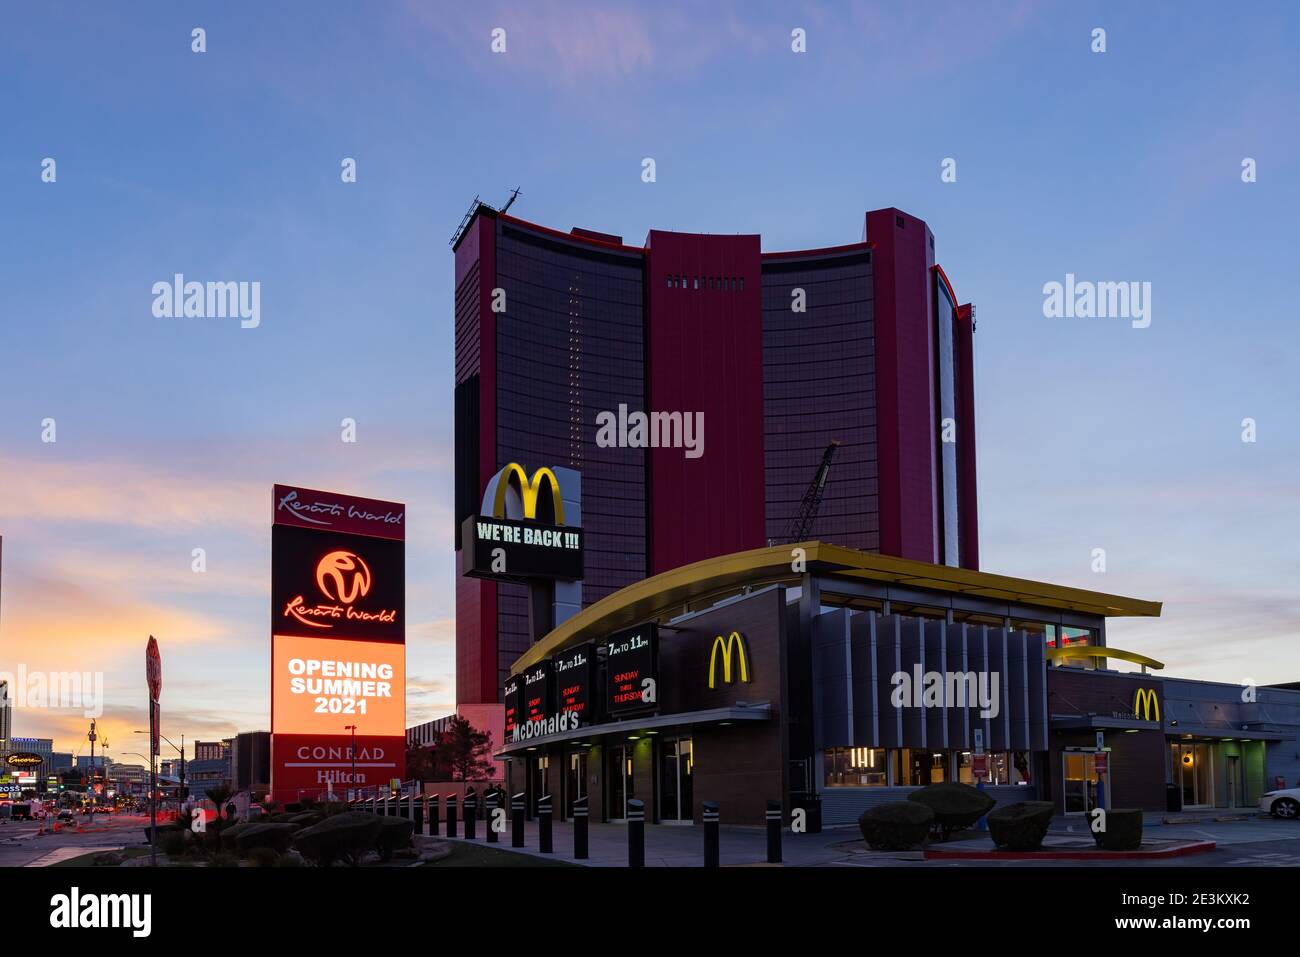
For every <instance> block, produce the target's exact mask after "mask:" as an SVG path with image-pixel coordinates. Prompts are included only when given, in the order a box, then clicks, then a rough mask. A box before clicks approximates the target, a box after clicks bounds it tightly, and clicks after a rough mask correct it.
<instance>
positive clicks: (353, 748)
mask: <svg viewBox="0 0 1300 957" xmlns="http://www.w3.org/2000/svg"><path fill="white" fill-rule="evenodd" d="M343 730H344V731H351V732H352V746H351V747H350V748H349V749H348V750H349V751H350V752H351V754H352V779H351V780H350V781H348V784H349V785H351V787H349V788H348V793H349V794H351V793H354V792H355V790H356V786H357V726H356V725H355V724H345V725H344V726H343Z"/></svg>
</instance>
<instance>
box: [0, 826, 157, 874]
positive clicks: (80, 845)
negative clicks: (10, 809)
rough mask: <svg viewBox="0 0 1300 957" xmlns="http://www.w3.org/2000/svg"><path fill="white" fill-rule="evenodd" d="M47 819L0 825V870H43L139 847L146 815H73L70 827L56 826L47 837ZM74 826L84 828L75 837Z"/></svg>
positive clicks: (48, 830)
mask: <svg viewBox="0 0 1300 957" xmlns="http://www.w3.org/2000/svg"><path fill="white" fill-rule="evenodd" d="M51 823H52V821H51V819H47V820H46V821H45V825H46V828H45V830H46V833H45V834H41V833H40V830H41V822H40V821H6V822H5V823H4V824H0V867H43V866H46V865H48V864H53V863H55V862H56V861H58V860H63V859H65V858H68V857H76V856H77V855H79V854H88V853H90V852H92V851H98V850H109V849H112V848H118V847H125V846H127V845H129V844H139V843H141V842H142V841H143V840H144V831H143V830H142V828H145V827H148V826H149V817H148V815H141V814H99V815H96V816H95V817H94V818H86V817H82V816H81V815H77V818H76V821H75V822H74V823H73V824H72V825H71V826H68V825H60V828H61V829H60V831H59V832H58V833H50V829H49V825H50V824H51ZM78 826H80V827H82V828H84V833H79V832H78V830H77V828H78Z"/></svg>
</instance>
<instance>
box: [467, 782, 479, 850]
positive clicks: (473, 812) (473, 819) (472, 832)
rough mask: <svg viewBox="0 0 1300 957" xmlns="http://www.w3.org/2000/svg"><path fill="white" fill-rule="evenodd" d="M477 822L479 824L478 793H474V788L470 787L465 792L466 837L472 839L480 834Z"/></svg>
mask: <svg viewBox="0 0 1300 957" xmlns="http://www.w3.org/2000/svg"><path fill="white" fill-rule="evenodd" d="M477 824H478V795H477V794H475V793H474V789H473V788H470V789H469V790H468V791H466V792H465V839H466V840H468V841H472V840H474V839H475V838H476V837H477V836H478V834H477V830H476V827H477Z"/></svg>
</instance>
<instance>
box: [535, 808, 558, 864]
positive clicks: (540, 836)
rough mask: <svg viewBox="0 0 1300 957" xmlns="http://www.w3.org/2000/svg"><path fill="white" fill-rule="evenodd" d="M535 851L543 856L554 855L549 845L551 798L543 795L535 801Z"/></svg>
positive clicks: (553, 850) (552, 848)
mask: <svg viewBox="0 0 1300 957" xmlns="http://www.w3.org/2000/svg"><path fill="white" fill-rule="evenodd" d="M537 849H538V850H539V851H541V852H542V853H543V854H553V853H555V848H554V846H552V844H551V796H550V795H549V794H543V795H542V796H541V797H540V798H538V799H537Z"/></svg>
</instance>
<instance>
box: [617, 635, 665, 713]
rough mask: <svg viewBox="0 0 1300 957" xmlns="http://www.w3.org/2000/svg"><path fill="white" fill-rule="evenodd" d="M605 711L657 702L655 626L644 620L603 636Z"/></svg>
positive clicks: (646, 706)
mask: <svg viewBox="0 0 1300 957" xmlns="http://www.w3.org/2000/svg"><path fill="white" fill-rule="evenodd" d="M605 651H606V658H605V666H606V669H607V670H606V673H605V713H606V714H607V715H611V716H614V715H621V714H628V713H630V712H633V711H645V710H649V709H652V708H654V707H656V706H657V705H658V703H659V689H658V681H659V628H658V626H657V625H656V624H655V623H654V622H652V621H651V622H646V623H645V624H641V625H637V626H636V627H635V628H627V629H625V630H623V631H619V632H615V633H614V634H612V635H610V636H609V637H608V638H606V639H605Z"/></svg>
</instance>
